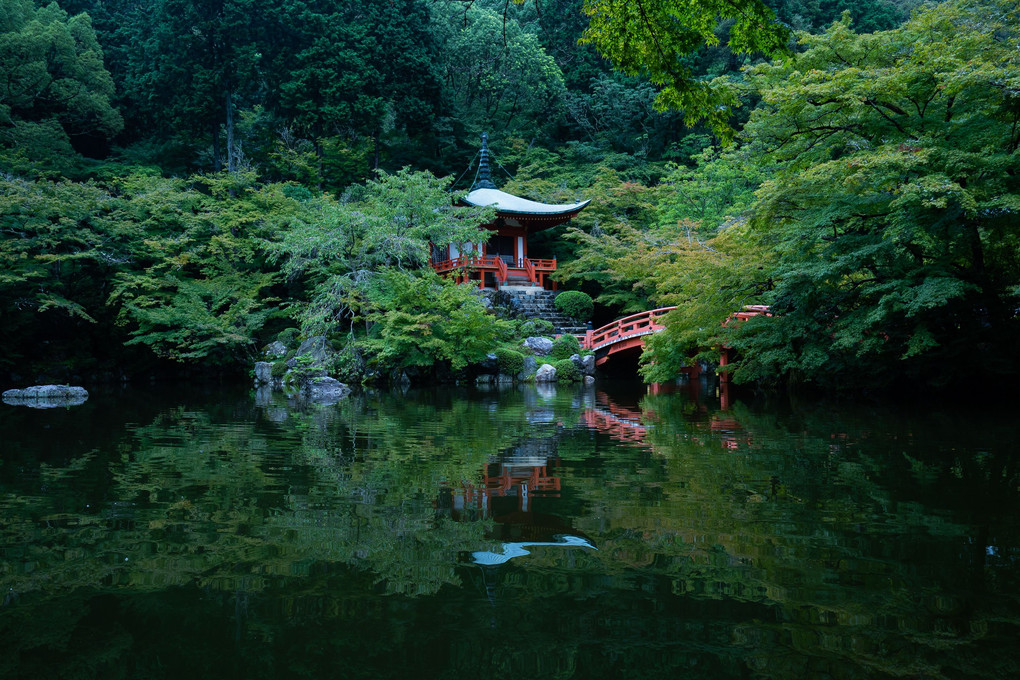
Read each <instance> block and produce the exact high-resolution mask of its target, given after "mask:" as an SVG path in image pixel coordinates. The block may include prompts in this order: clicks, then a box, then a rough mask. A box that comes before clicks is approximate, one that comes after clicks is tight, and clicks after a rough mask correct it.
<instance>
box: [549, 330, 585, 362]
mask: <svg viewBox="0 0 1020 680" xmlns="http://www.w3.org/2000/svg"><path fill="white" fill-rule="evenodd" d="M573 354H581V343H579V342H578V341H577V337H576V336H574V335H570V334H569V333H568V334H566V335H561V336H560V337H558V338H556V339H555V340H553V346H552V350H551V351H550V352H549V356H551V357H553V358H554V359H569V358H570V356H571V355H573Z"/></svg>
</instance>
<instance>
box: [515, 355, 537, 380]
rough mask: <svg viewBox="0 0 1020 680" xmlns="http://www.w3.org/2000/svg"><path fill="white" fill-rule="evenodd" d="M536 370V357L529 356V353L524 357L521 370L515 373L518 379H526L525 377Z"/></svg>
mask: <svg viewBox="0 0 1020 680" xmlns="http://www.w3.org/2000/svg"><path fill="white" fill-rule="evenodd" d="M537 370H538V359H536V358H535V357H533V356H531V355H530V354H529V355H527V356H525V357H524V368H522V369H521V372H520V373H518V374H517V379H518V380H526V379H527V378H529V377H530V376H531V375H532V374H533V373H534V372H535V371H537Z"/></svg>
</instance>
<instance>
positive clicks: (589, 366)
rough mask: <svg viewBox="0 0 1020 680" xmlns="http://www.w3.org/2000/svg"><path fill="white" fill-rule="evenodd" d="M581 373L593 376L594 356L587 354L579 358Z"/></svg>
mask: <svg viewBox="0 0 1020 680" xmlns="http://www.w3.org/2000/svg"><path fill="white" fill-rule="evenodd" d="M581 373H583V374H584V375H586V376H588V377H591V376H593V375H595V355H594V354H589V355H588V356H586V357H581Z"/></svg>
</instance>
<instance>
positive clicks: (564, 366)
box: [552, 359, 581, 382]
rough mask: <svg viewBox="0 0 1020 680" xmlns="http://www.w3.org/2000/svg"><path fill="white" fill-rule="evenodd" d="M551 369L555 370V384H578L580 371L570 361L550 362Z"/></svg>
mask: <svg viewBox="0 0 1020 680" xmlns="http://www.w3.org/2000/svg"><path fill="white" fill-rule="evenodd" d="M552 367H553V368H555V369H556V382H578V381H580V380H581V371H579V370H578V369H577V366H575V365H574V362H573V361H571V360H570V359H558V360H556V361H554V362H552Z"/></svg>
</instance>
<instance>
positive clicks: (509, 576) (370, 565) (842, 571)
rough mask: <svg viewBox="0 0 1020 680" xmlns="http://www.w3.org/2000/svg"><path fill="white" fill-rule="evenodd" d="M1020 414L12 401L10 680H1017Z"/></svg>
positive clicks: (7, 414)
mask: <svg viewBox="0 0 1020 680" xmlns="http://www.w3.org/2000/svg"><path fill="white" fill-rule="evenodd" d="M1016 423H1017V418H1016V416H1015V411H1014V410H1013V409H1012V408H1009V407H1006V406H1000V405H994V404H991V405H986V406H985V407H983V408H978V407H969V408H964V407H961V406H958V405H957V406H952V405H950V406H946V407H945V408H931V407H928V408H925V409H919V408H918V409H914V410H911V409H905V410H903V411H899V412H898V411H897V410H896V409H891V408H888V407H886V408H881V409H879V408H875V409H865V408H836V407H823V406H819V405H816V404H799V405H798V404H793V405H791V404H790V403H782V404H775V403H756V404H748V403H744V402H740V401H735V402H734V403H733V405H732V406H731V407H730V408H727V409H725V410H724V409H721V408H720V404H719V400H718V399H716V398H714V396H712V395H708V396H700V395H694V394H691V393H690V392H688V391H684V392H682V393H676V394H669V395H647V394H644V393H643V392H635V391H633V390H631V391H619V390H617V391H612V390H605V391H602V390H598V391H596V390H588V391H584V390H581V391H577V390H574V389H564V388H559V389H558V390H556V389H546V390H536V389H535V388H533V387H528V388H521V389H518V388H513V389H507V390H504V391H498V392H497V391H492V392H464V391H459V392H454V391H441V392H419V393H414V392H412V393H410V394H407V395H394V394H388V393H387V394H375V395H372V394H369V395H364V396H361V397H355V398H352V399H350V400H348V401H346V402H343V403H341V404H338V405H335V406H315V405H308V404H295V403H287V402H286V401H283V400H279V401H269V402H266V401H264V400H263V401H262V403H260V402H259V400H257V399H256V397H255V395H253V394H249V393H247V392H226V391H224V392H212V391H210V392H189V393H174V394H167V393H165V392H164V393H159V394H146V393H141V392H131V393H123V394H118V395H106V396H104V395H102V394H94V395H93V396H92V398H91V399H90V400H89V402H88V403H87V404H85V405H83V406H80V407H76V408H71V409H66V410H59V409H58V410H49V411H34V410H30V409H27V408H23V407H12V406H6V405H3V406H0V428H2V429H0V431H2V433H3V434H2V435H0V436H2V439H0V588H2V591H0V598H2V602H3V603H2V606H0V677H3V678H33V679H34V678H103V679H115V678H185V679H189V680H190V679H196V678H390V677H393V678H398V677H399V678H406V677H409V676H413V677H425V678H463V677H482V678H503V677H507V678H510V677H512V678H524V677H527V678H536V677H538V678H546V677H548V678H553V677H555V678H711V679H724V678H783V679H788V678H883V677H897V678H901V677H907V678H970V677H976V678H1009V677H1016V676H1017V675H1018V674H1020V661H1018V659H1020V656H1018V653H1017V652H1016V651H1015V649H1014V648H1016V647H1018V645H1017V643H1018V641H1020V470H1018V465H1017V460H1018V456H1020V452H1018V451H1017V445H1016V435H1017V428H1016Z"/></svg>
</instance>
